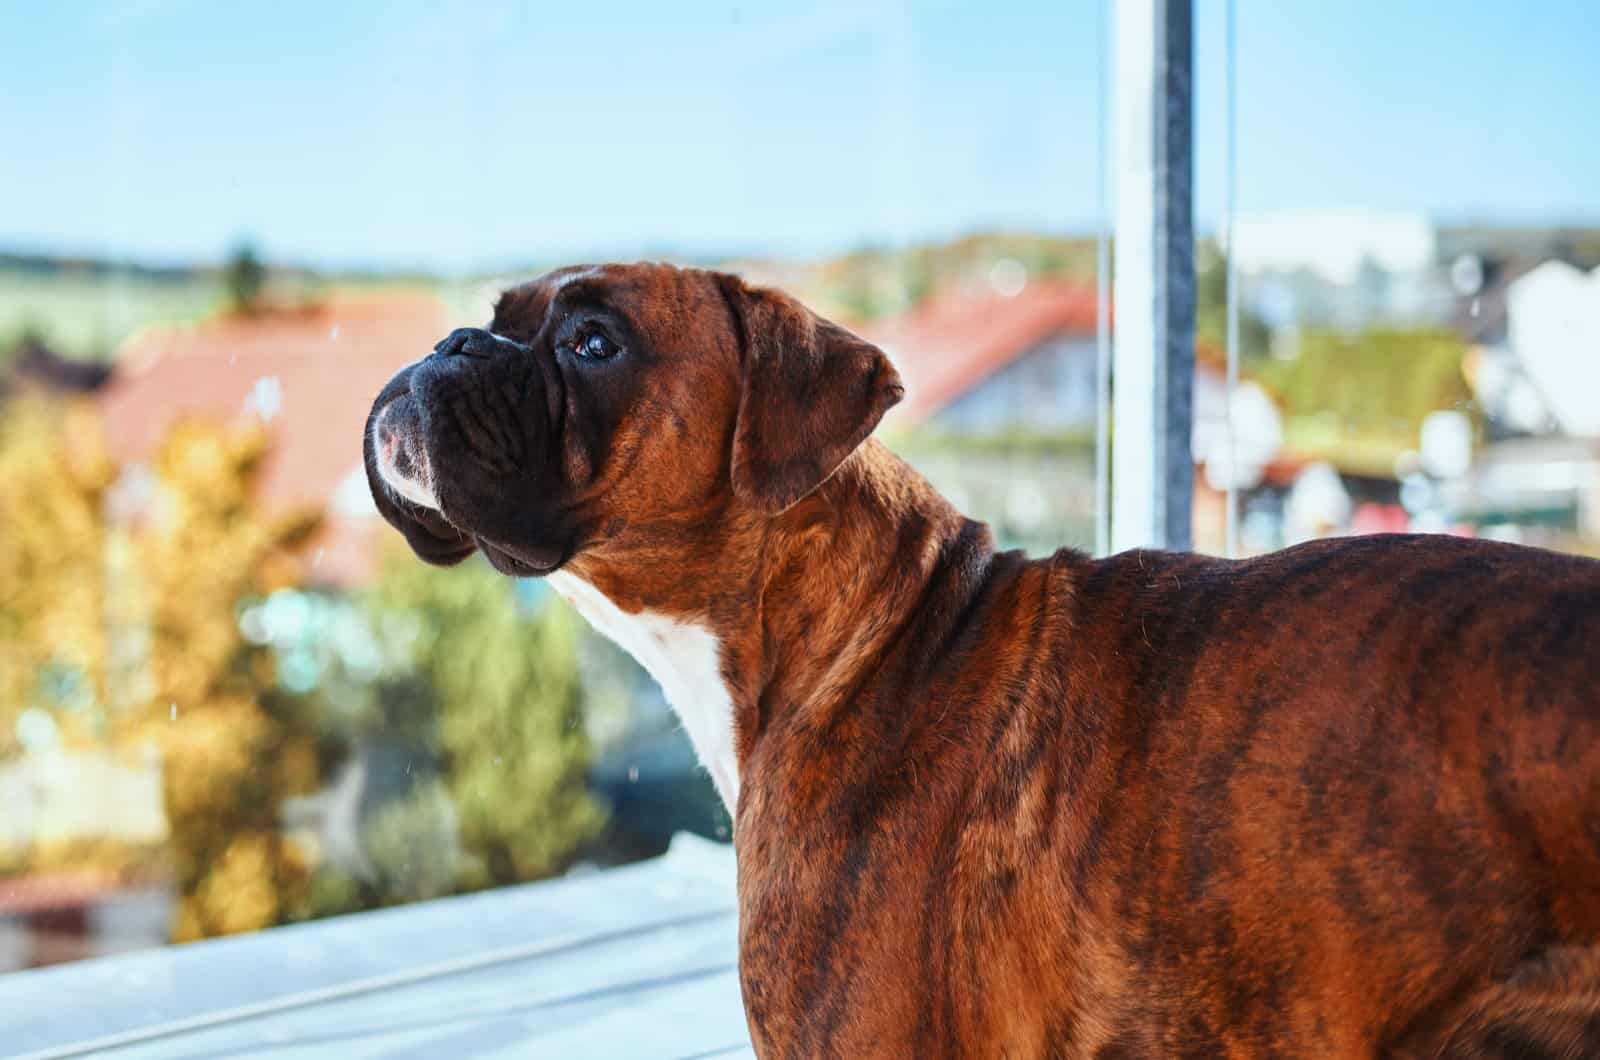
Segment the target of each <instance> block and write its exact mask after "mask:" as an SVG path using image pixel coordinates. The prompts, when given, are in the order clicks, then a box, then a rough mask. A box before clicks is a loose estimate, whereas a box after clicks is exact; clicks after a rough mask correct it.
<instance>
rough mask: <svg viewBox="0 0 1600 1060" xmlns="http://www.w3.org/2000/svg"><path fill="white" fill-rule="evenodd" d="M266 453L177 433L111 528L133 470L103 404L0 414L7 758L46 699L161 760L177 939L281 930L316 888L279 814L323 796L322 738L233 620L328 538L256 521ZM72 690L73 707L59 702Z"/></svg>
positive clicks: (65, 716)
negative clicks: (291, 800)
mask: <svg viewBox="0 0 1600 1060" xmlns="http://www.w3.org/2000/svg"><path fill="white" fill-rule="evenodd" d="M267 443H268V439H267V436H266V435H265V434H264V433H263V432H262V430H261V429H260V428H259V427H246V428H236V429H224V428H220V427H217V426H214V425H210V424H205V423H199V422H188V423H180V424H178V425H176V426H174V427H173V428H172V429H171V431H170V432H169V433H168V434H167V436H166V437H165V439H164V440H163V442H162V444H161V445H160V446H159V447H158V449H157V451H156V452H155V454H154V455H153V457H152V460H151V467H150V477H149V480H148V484H149V488H147V489H145V490H144V491H143V495H142V496H141V497H139V498H137V499H136V500H135V501H133V502H127V503H124V504H123V506H124V507H131V508H133V509H134V510H131V511H127V512H123V513H122V517H121V518H118V519H112V518H110V517H109V516H108V510H110V511H115V510H116V509H117V508H118V503H116V500H117V499H116V498H114V497H113V493H114V487H113V483H114V482H115V481H116V480H117V476H118V471H119V469H118V468H117V467H116V466H115V464H114V462H113V461H112V460H111V459H110V458H109V456H108V455H107V452H106V447H105V445H104V442H103V441H102V440H101V437H100V433H99V431H98V429H97V427H96V426H95V423H94V419H93V416H92V414H91V413H90V412H89V411H88V410H87V409H67V410H64V409H62V408H60V407H55V406H50V405H47V404H43V403H38V402H26V401H19V402H16V403H13V404H12V405H10V406H8V407H7V409H6V410H5V415H4V417H3V420H0V756H4V755H5V754H7V753H8V752H14V751H15V750H16V749H17V748H16V747H15V728H16V724H15V723H16V719H17V717H18V715H20V713H21V712H22V711H24V710H27V709H28V708H29V707H35V706H37V707H44V708H50V709H51V711H52V715H51V716H52V717H53V718H55V719H56V721H57V723H58V725H60V726H61V727H62V732H63V737H64V739H65V740H66V741H67V742H69V743H78V744H83V743H88V742H95V743H99V744H104V743H105V742H107V741H109V742H111V743H112V744H113V745H114V746H118V747H125V748H147V747H149V746H152V745H153V746H155V747H156V748H158V750H159V754H160V757H161V760H162V789H163V799H164V803H165V811H166V817H167V822H168V826H169V828H170V837H169V842H168V845H167V851H166V854H167V861H168V863H169V871H170V873H171V874H172V876H173V877H174V882H175V883H176V885H177V888H178V891H179V895H180V901H179V910H178V914H177V917H176V922H175V924H174V932H175V934H176V935H177V936H178V937H180V938H197V937H201V936H204V935H214V934H223V933H230V932H235V931H246V930H252V929H255V928H260V927H264V926H267V925H269V924H272V923H276V922H278V921H279V920H280V919H282V918H283V917H285V916H286V915H289V911H291V910H293V909H295V908H298V907H299V906H300V905H301V904H303V901H304V894H305V888H306V883H307V880H308V877H309V870H308V867H307V866H306V864H305V860H304V858H303V857H302V856H300V855H298V854H296V853H294V852H292V851H291V850H289V849H288V848H287V846H286V844H285V843H284V841H283V839H282V837H281V835H280V827H279V822H278V807H279V805H280V803H281V802H282V800H283V798H284V797H285V796H287V795H291V794H299V793H304V792H307V791H310V790H313V789H314V788H315V787H316V786H317V784H318V783H319V780H320V777H319V775H318V772H319V767H318V758H317V755H316V751H315V747H314V745H313V738H312V735H311V734H310V733H309V732H307V731H306V727H305V726H303V725H301V724H298V722H297V720H296V718H295V715H294V713H293V711H292V710H291V709H290V704H288V703H287V702H286V700H285V697H284V696H283V695H282V694H281V693H280V692H279V691H278V689H277V684H276V673H275V667H274V665H273V660H272V657H271V655H270V653H269V652H267V651H265V650H264V649H262V648H259V647H256V646H253V645H251V644H249V643H248V642H246V641H245V640H244V638H243V637H242V635H241V634H240V631H239V624H238V618H237V610H238V607H239V605H240V602H241V601H242V600H244V599H245V598H247V597H248V596H250V595H251V594H253V593H255V592H257V591H258V590H259V589H260V588H261V587H262V586H263V585H268V586H273V587H277V586H282V585H285V584H291V583H292V582H293V581H294V580H295V579H296V578H297V576H298V572H299V567H298V563H297V561H296V560H295V557H294V555H293V552H294V549H295V548H296V547H298V546H299V545H300V544H302V543H303V542H304V541H305V540H306V538H307V537H308V536H309V533H310V532H311V531H312V530H314V528H315V526H316V518H315V517H314V516H313V515H311V514H308V513H293V514H291V515H289V516H287V517H267V516H265V515H263V514H262V513H260V512H258V511H257V510H256V506H255V504H254V499H253V498H254V493H255V487H256V478H257V471H258V469H259V467H260V463H261V458H262V456H263V455H264V454H265V452H266V447H267ZM47 679H49V680H47ZM51 681H54V685H52V684H51V683H50V682H51ZM57 685H59V686H60V687H61V688H65V689H67V690H68V691H69V692H70V693H71V694H72V695H73V696H74V697H76V699H75V700H74V702H73V703H71V704H68V705H66V706H65V707H63V706H61V705H60V704H55V703H50V702H48V701H47V700H48V697H49V695H51V694H54V695H56V696H57V697H58V698H59V697H60V695H62V693H61V692H60V689H55V686H57ZM44 686H49V687H44ZM41 688H43V691H41ZM52 689H55V691H54V692H52V691H51V690H52ZM57 708H60V709H57ZM130 856H131V852H130ZM96 860H97V862H99V864H98V865H97V867H104V860H105V858H104V854H103V852H101V854H100V856H98V857H97V859H96ZM35 861H36V859H35Z"/></svg>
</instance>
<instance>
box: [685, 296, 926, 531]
mask: <svg viewBox="0 0 1600 1060" xmlns="http://www.w3.org/2000/svg"><path fill="white" fill-rule="evenodd" d="M717 282H718V283H719V284H720V285H721V288H722V294H723V297H724V298H725V299H726V300H727V302H728V307H729V309H730V310H731V311H732V313H733V318H734V323H735V326H736V328H737V329H738V332H739V345H740V352H741V360H742V362H743V373H744V374H743V380H742V383H741V388H740V394H739V415H738V420H737V422H736V423H735V424H734V430H733V460H732V471H733V490H734V494H735V495H736V496H738V497H739V498H740V499H741V500H745V501H747V502H749V503H752V504H754V505H756V506H758V507H759V508H761V509H762V510H764V511H767V512H769V513H772V514H777V513H778V512H781V511H783V510H784V509H786V508H788V507H789V506H791V505H793V504H794V503H795V502H796V501H798V500H800V498H802V497H804V496H805V495H806V494H808V493H810V492H811V491H812V490H814V489H816V488H817V487H818V486H820V485H822V483H824V482H826V481H827V479H828V476H830V475H832V474H833V473H834V471H836V470H838V467H839V465H840V464H841V463H843V462H844V458H845V457H847V456H849V455H850V454H851V453H852V452H854V451H855V449H856V447H857V446H859V445H860V444H861V443H862V442H863V441H865V440H866V438H867V435H869V434H871V433H872V429H873V428H874V427H876V426H877V425H878V421H879V420H881V419H882V418H883V414H884V413H885V412H887V411H888V410H889V409H890V408H892V407H893V406H894V405H895V404H896V403H897V402H899V400H900V399H901V398H902V397H904V396H905V386H904V385H903V384H902V383H901V382H900V375H899V373H898V372H896V371H895V370H894V365H892V364H890V363H889V358H888V357H887V356H885V355H884V352H883V351H882V350H880V349H878V348H877V347H876V346H874V345H872V343H870V342H868V341H866V340H865V339H863V338H860V337H859V336H857V335H853V334H851V333H850V332H849V331H847V330H845V329H844V328H842V327H840V326H839V325H837V324H834V323H831V322H830V321H827V320H823V319H821V318H820V317H818V316H817V315H816V314H814V313H812V312H811V311H810V310H809V309H807V308H806V307H805V306H803V305H801V304H800V303H799V302H797V301H795V300H794V299H793V298H790V297H789V296H788V295H786V294H784V293H782V292H781V291H773V290H769V289H766V288H759V287H749V286H747V285H746V284H745V283H744V281H742V280H740V279H739V278H738V277H737V276H728V275H719V276H718V277H717Z"/></svg>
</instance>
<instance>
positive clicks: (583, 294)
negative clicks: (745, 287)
mask: <svg viewBox="0 0 1600 1060" xmlns="http://www.w3.org/2000/svg"><path fill="white" fill-rule="evenodd" d="M704 281H705V276H704V274H702V273H700V272H698V271H696V270H690V269H678V268H675V267H673V266H671V265H655V264H638V265H575V266H570V267H568V268H564V269H556V270H555V271H553V272H548V273H546V274H545V275H543V276H541V277H539V278H538V279H536V280H532V281H530V282H528V283H525V284H522V285H521V286H518V287H512V288H510V289H508V290H507V291H506V292H505V293H503V294H502V295H501V296H500V299H499V301H498V302H496V303H495V308H494V320H493V324H492V330H494V331H496V332H499V333H501V334H507V335H524V336H526V335H532V334H534V333H535V332H537V331H538V330H539V329H540V328H541V327H543V326H544V324H545V323H546V322H547V321H549V320H550V319H551V318H552V316H554V315H556V314H559V313H569V312H573V311H575V310H579V309H604V310H609V311H610V312H613V313H620V314H622V315H623V316H625V317H627V318H628V320H629V322H630V323H632V324H633V325H634V326H635V327H636V328H639V329H640V330H643V331H646V332H650V333H652V334H656V335H662V334H670V333H671V331H674V330H679V331H681V329H682V328H683V327H684V325H685V324H686V323H688V321H687V319H686V318H688V317H692V316H695V315H696V314H699V313H701V312H703V310H705V309H706V308H707V306H708V304H709V303H708V298H707V295H708V289H709V287H710V285H709V284H708V283H706V282H704Z"/></svg>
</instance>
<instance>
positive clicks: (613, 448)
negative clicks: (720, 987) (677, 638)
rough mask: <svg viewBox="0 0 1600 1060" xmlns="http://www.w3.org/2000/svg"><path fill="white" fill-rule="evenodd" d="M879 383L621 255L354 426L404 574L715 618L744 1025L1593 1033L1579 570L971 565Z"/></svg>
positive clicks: (729, 295)
mask: <svg viewBox="0 0 1600 1060" xmlns="http://www.w3.org/2000/svg"><path fill="white" fill-rule="evenodd" d="M593 329H600V330H602V331H603V332H604V333H605V334H606V335H608V336H610V338H614V339H615V342H614V343H612V345H611V346H610V347H608V346H606V345H604V344H602V346H601V347H599V348H600V349H602V350H607V349H612V348H613V347H614V353H608V354H607V355H606V356H604V357H599V358H594V357H583V356H580V355H579V353H578V349H579V347H580V346H582V345H583V344H584V343H586V342H587V341H588V336H589V335H590V334H592V330H593ZM608 341H609V340H608ZM900 393H901V388H900V384H899V381H898V378H897V377H896V376H895V373H894V370H893V368H892V367H891V366H890V365H889V363H888V361H887V360H886V359H885V358H884V357H883V355H882V354H881V353H880V352H879V351H877V350H876V349H874V348H873V347H871V346H870V345H868V344H866V343H865V342H863V341H862V340H860V339H858V338H856V337H854V336H852V335H850V334H849V333H848V332H846V331H844V330H842V329H839V328H837V327H835V326H833V325H831V324H828V323H826V322H823V321H819V320H817V319H816V318H814V317H812V316H811V315H810V314H809V313H808V312H806V311H805V310H804V309H802V308H801V307H799V306H798V305H797V304H796V303H794V302H792V301H790V300H789V299H787V298H786V297H784V296H782V295H780V294H778V293H776V292H771V291H763V290H755V289H751V288H747V287H746V286H745V285H743V284H742V283H740V282H739V281H738V280H736V279H734V278H732V277H728V276H722V275H718V274H714V273H706V272H700V271H695V270H676V269H672V268H670V267H666V266H607V267H604V268H600V269H589V270H564V271H562V272H558V273H554V274H551V275H550V276H548V277H545V278H543V279H542V280H540V281H537V282H535V283H532V284H529V285H526V286H524V287H521V288H517V289H514V290H512V291H510V292H508V293H507V295H506V296H505V297H504V298H503V299H502V301H501V303H500V305H499V307H498V308H497V311H496V314H495V318H494V321H493V322H492V323H491V325H490V328H489V330H488V331H487V332H483V331H476V332H470V333H466V334H463V333H457V334H456V335H454V336H452V337H451V339H449V340H447V341H446V342H445V343H443V344H441V349H440V351H439V353H437V354H436V355H435V356H434V357H432V358H428V359H427V360H425V361H423V362H419V364H418V365H415V366H413V367H411V368H408V369H406V370H405V371H404V372H402V373H401V374H400V375H399V376H397V377H396V380H395V382H393V383H391V385H390V387H389V388H387V389H386V391H385V393H384V394H383V395H381V396H380V399H379V401H378V403H377V404H376V405H375V407H374V424H376V425H377V427H375V428H374V429H371V430H369V436H368V442H367V448H368V461H369V468H370V469H371V470H372V485H373V490H374V495H375V497H376V498H377V501H378V504H379V507H380V509H381V510H382V511H383V512H384V514H385V516H386V517H387V518H389V520H390V521H391V522H393V523H394V524H395V525H396V526H397V527H399V528H400V529H401V530H402V531H403V532H405V534H406V536H407V538H408V540H410V541H411V542H412V544H413V546H414V547H416V548H417V550H418V551H419V553H420V554H422V555H423V556H424V558H428V559H430V560H432V561H434V562H450V561H454V560H458V559H460V558H462V557H463V556H465V555H466V554H467V553H469V552H470V551H472V550H473V549H475V548H481V549H482V550H483V551H484V552H485V553H486V554H487V555H488V556H489V558H490V560H491V562H494V563H495V564H496V565H497V566H499V567H500V568H501V569H503V570H506V571H507V572H509V573H515V574H543V573H548V572H550V571H552V570H555V569H558V568H559V569H561V570H562V571H564V572H566V574H565V575H564V576H567V577H571V578H574V579H581V581H582V583H584V584H586V585H588V586H591V587H593V589H595V590H597V591H598V592H599V593H601V594H603V595H604V596H605V597H606V598H607V599H608V600H610V601H611V602H612V603H614V604H615V605H616V607H617V608H618V609H620V611H621V612H624V613H633V612H638V613H649V614H652V615H657V616H668V617H669V618H671V619H674V620H678V621H682V622H685V623H691V622H692V623H694V624H695V628H697V629H703V630H706V631H709V633H710V634H712V635H714V637H715V638H716V640H715V643H717V644H719V645H720V655H719V656H718V658H719V660H720V664H719V665H720V675H721V679H722V682H723V683H724V684H725V686H726V692H727V695H726V699H727V701H728V703H729V704H730V706H729V710H730V712H731V717H730V718H729V719H728V724H729V725H731V729H732V731H731V740H732V743H733V746H734V749H735V752H736V760H737V792H738V794H737V806H736V808H735V809H736V812H735V845H736V848H737V855H738V868H739V902H740V972H741V977H742V980H743V985H744V999H745V1007H746V1011H747V1014H748V1017H749V1022H750V1029H751V1034H752V1037H753V1040H754V1043H755V1045H756V1049H757V1051H758V1052H759V1053H760V1054H761V1055H763V1056H770V1057H810V1056H842V1057H861V1056H905V1057H929V1056H941V1055H950V1056H1008V1057H1027V1056H1041V1057H1042V1056H1055V1057H1079V1056H1083V1057H1091V1056H1092V1057H1106V1058H1109V1057H1118V1056H1120V1057H1150V1056H1206V1057H1209V1056H1221V1055H1231V1056H1364V1055H1393V1056H1417V1057H1421V1056H1439V1055H1449V1056H1524V1055H1548V1056H1588V1055H1600V740H1597V736H1600V564H1597V563H1595V562H1593V561H1590V560H1584V559H1578V558H1573V557H1568V556H1561V555H1556V554H1553V553H1548V552H1542V551H1538V550H1534V549H1527V548H1519V547H1514V546H1510V545H1499V544H1490V543H1485V542H1476V541H1464V540H1456V539H1449V538H1435V537H1423V536H1391V537H1376V538H1357V539H1346V540H1339V541H1326V542H1319V543H1315V544H1310V545H1304V546H1300V547H1298V548H1294V549H1290V550H1287V551H1284V552H1279V553H1276V554H1273V555H1270V556H1266V557H1263V558H1260V559H1255V560H1249V561H1243V562H1229V561H1223V560H1216V559H1210V558H1205V557H1201V556H1194V555H1177V554H1169V553H1159V552H1130V553H1125V554H1122V555H1119V556H1114V557H1111V558H1109V559H1104V560H1093V559H1090V558H1089V557H1087V556H1084V555H1082V554H1080V553H1077V552H1074V551H1071V550H1063V551H1061V552H1058V553H1057V554H1056V555H1054V556H1052V557H1050V558H1048V559H1037V560H1029V559H1028V558H1026V557H1024V556H1022V555H1021V554H1019V553H1014V552H1004V553H997V552H995V550H994V548H993V545H992V542H991V539H990V535H989V531H988V530H987V528H985V527H984V526H983V525H981V524H979V523H976V522H973V521H971V520H969V519H966V518H964V517H963V516H962V515H961V514H960V513H958V512H957V511H955V509H953V508H952V507H951V506H950V505H949V504H948V503H947V502H946V501H945V500H943V499H942V498H941V497H940V496H939V495H938V494H937V493H936V492H935V491H934V490H932V489H931V488H930V487H929V486H928V485H927V484H926V483H925V482H924V481H923V480H922V479H921V478H920V477H919V476H918V475H917V474H916V473H915V472H913V471H912V470H910V469H909V468H908V467H906V466H905V465H904V464H903V463H901V462H900V461H899V460H898V459H897V458H896V457H894V456H893V455H892V454H890V453H889V452H888V451H887V450H885V449H884V448H882V447H881V446H880V445H878V444H877V443H876V442H872V441H867V442H865V443H864V444H863V439H864V438H865V437H866V435H867V434H868V433H870V431H871V430H872V428H873V427H874V426H875V425H876V423H877V422H878V419H879V418H880V417H881V415H882V413H883V412H884V410H885V409H886V408H888V407H889V406H890V405H891V404H893V403H894V401H896V400H898V399H899V397H900ZM386 409H388V410H390V411H388V412H387V413H386V412H385V410H386ZM382 415H388V416H389V417H390V418H391V419H392V420H393V421H394V422H395V423H396V424H401V423H404V424H410V425H412V426H413V427H414V428H415V430H414V435H415V437H416V438H417V439H419V440H418V441H417V442H416V443H415V446H416V450H415V452H414V453H413V454H412V455H413V456H414V458H415V459H416V460H418V461H419V462H421V463H424V464H426V465H428V466H429V467H430V469H431V470H430V471H429V473H428V477H429V481H430V483H431V485H430V487H429V488H430V489H431V490H432V493H431V494H429V495H427V496H426V497H425V503H420V504H419V503H415V502H414V501H408V500H406V499H405V498H404V497H402V496H401V495H400V494H399V493H398V492H397V491H396V489H395V488H393V482H395V481H400V479H398V478H396V476H394V475H393V474H391V473H390V472H388V471H381V470H380V469H379V463H380V461H379V460H378V458H377V456H375V455H374V449H375V447H377V448H379V449H383V447H384V446H389V447H390V448H392V449H395V451H397V452H400V453H401V456H402V457H403V456H404V455H405V453H406V452H409V450H406V446H405V444H404V443H401V442H394V441H391V440H385V439H388V438H389V436H390V434H391V433H392V434H394V436H395V437H397V438H398V437H400V435H401V434H402V433H403V432H402V431H400V429H399V427H396V428H395V429H394V430H393V431H392V432H391V431H388V430H385V429H381V428H383V426H384V425H383V424H380V423H379V420H380V417H381V416H382ZM385 451H388V450H385ZM386 475H387V476H388V477H387V478H386V477H385V476H386ZM402 485H404V483H403V482H402ZM677 705H678V706H679V707H680V709H683V708H684V706H685V705H684V704H683V703H679V704H677Z"/></svg>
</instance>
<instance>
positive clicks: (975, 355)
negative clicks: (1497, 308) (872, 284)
mask: <svg viewBox="0 0 1600 1060" xmlns="http://www.w3.org/2000/svg"><path fill="white" fill-rule="evenodd" d="M1095 315H1096V314H1095V289H1094V287H1093V286H1091V285H1088V284H1083V283H1079V282H1077V281H1074V280H1061V279H1038V280H1033V281H1031V282H1030V283H1028V284H1027V286H1025V287H1023V289H1022V290H1021V291H1019V292H1017V293H1016V294H1015V295H1009V296H1008V295H1005V294H1001V293H999V292H997V291H995V290H994V289H993V288H992V287H990V286H989V285H987V284H983V285H975V286H971V287H962V288H958V289H952V290H946V291H943V292H940V293H936V294H934V295H931V296H930V297H928V298H926V299H924V300H923V301H922V302H920V303H918V304H917V305H916V306H914V307H913V308H912V309H910V310H908V311H907V312H906V313H904V314H902V315H901V316H898V317H895V318H893V319H889V320H878V321H873V322H872V323H871V324H868V325H864V326H863V327H862V328H861V329H860V331H861V334H862V335H863V336H864V337H866V338H868V339H871V340H872V341H873V342H876V343H878V344H879V345H881V346H883V347H884V348H885V349H886V350H887V351H888V353H889V356H890V357H891V358H892V359H893V360H894V362H895V366H896V367H897V368H899V370H900V374H901V377H902V378H904V379H905V382H906V391H907V397H906V402H905V404H904V405H903V406H901V408H900V409H899V410H897V418H899V419H901V420H902V421H905V422H915V421H917V420H920V419H923V418H925V417H927V416H929V415H931V414H933V413H934V412H936V411H938V410H939V409H941V408H943V407H944V406H946V405H948V404H949V403H950V402H952V401H954V400H955V399H956V398H958V397H960V396H961V395H962V394H965V393H966V392H967V391H969V390H971V389H972V388H973V387H975V386H977V385H978V384H979V383H981V382H983V381H984V380H985V379H987V378H988V377H989V376H991V375H993V374H994V373H995V372H998V371H999V370H1000V369H1002V368H1004V367H1005V366H1006V365H1008V364H1010V363H1011V362H1012V361H1014V360H1016V359H1017V358H1018V357H1020V356H1022V355H1023V354H1024V353H1026V352H1028V351H1029V350H1031V349H1033V348H1034V347H1035V346H1037V345H1038V344H1039V343H1041V342H1043V341H1045V340H1046V339H1049V338H1051V337H1052V336H1056V335H1076V336H1083V337H1092V336H1093V335H1094V333H1095Z"/></svg>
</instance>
